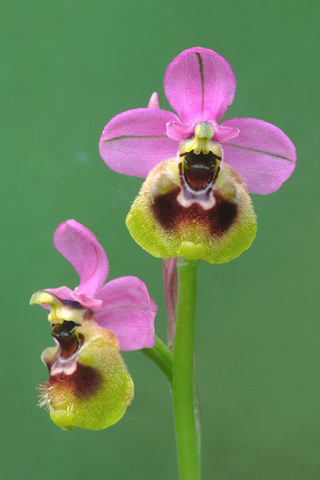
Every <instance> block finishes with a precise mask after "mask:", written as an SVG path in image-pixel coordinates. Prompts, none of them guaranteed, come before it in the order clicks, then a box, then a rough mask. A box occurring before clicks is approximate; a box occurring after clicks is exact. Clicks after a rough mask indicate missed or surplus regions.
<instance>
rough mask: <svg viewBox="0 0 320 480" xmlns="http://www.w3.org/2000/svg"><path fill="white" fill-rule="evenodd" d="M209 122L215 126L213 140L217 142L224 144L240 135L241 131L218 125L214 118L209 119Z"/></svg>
mask: <svg viewBox="0 0 320 480" xmlns="http://www.w3.org/2000/svg"><path fill="white" fill-rule="evenodd" d="M208 122H209V123H211V125H212V126H213V129H214V137H213V140H214V141H215V142H218V143H223V142H226V141H227V140H231V138H235V137H237V136H238V135H239V130H238V129H237V128H232V127H224V126H221V125H218V124H217V122H216V121H215V120H214V119H213V118H209V119H208Z"/></svg>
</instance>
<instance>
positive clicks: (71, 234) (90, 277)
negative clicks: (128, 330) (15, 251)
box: [52, 220, 109, 297]
mask: <svg viewBox="0 0 320 480" xmlns="http://www.w3.org/2000/svg"><path fill="white" fill-rule="evenodd" d="M53 243H54V245H55V247H56V249H57V250H58V251H59V252H60V253H61V255H63V256H64V257H65V258H66V259H67V260H68V261H69V262H70V263H71V264H72V265H73V267H74V268H75V269H76V271H77V272H78V274H79V277H80V285H79V287H77V289H76V291H77V292H78V293H85V294H86V296H88V297H94V295H95V293H96V292H97V291H99V290H100V289H101V287H102V286H103V284H104V283H105V281H106V279H107V276H108V273H109V262H108V259H107V255H106V254H105V251H104V250H103V248H102V246H101V245H100V243H99V242H98V240H97V239H96V237H95V236H94V235H93V233H92V232H90V230H88V229H87V228H86V227H84V226H83V225H81V224H80V223H78V222H76V221H75V220H67V221H66V222H64V223H61V224H60V225H59V226H58V228H57V230H56V231H55V233H54V236H53ZM52 293H53V292H52Z"/></svg>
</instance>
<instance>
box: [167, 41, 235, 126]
mask: <svg viewBox="0 0 320 480" xmlns="http://www.w3.org/2000/svg"><path fill="white" fill-rule="evenodd" d="M235 89H236V79H235V76H234V73H233V70H232V68H231V66H230V65H229V63H228V62H227V61H226V60H225V59H224V58H223V57H221V56H220V55H218V54H217V53H215V52H213V51H212V50H207V49H205V48H200V47H195V48H190V50H185V51H184V52H182V53H181V54H180V55H179V56H178V57H176V58H175V59H174V60H173V61H172V62H171V63H170V65H169V66H168V68H167V70H166V73H165V76H164V91H165V94H166V97H167V99H168V101H169V103H170V105H171V107H172V108H173V109H174V110H175V111H176V112H177V114H178V115H179V117H180V118H181V121H182V123H186V124H190V123H191V121H192V119H193V118H195V117H198V118H200V121H206V120H207V119H208V118H211V117H212V118H214V119H215V120H216V121H217V122H218V121H219V120H220V118H221V117H223V115H224V114H225V113H226V111H227V109H228V107H229V106H230V105H231V103H232V102H233V98H234V94H235Z"/></svg>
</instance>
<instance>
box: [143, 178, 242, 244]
mask: <svg viewBox="0 0 320 480" xmlns="http://www.w3.org/2000/svg"><path fill="white" fill-rule="evenodd" d="M180 191H181V188H180V187H177V188H175V189H174V190H172V191H171V192H169V193H164V194H163V195H158V196H157V197H155V198H154V201H153V204H152V206H151V208H152V212H153V215H154V217H155V218H156V220H157V221H158V222H159V223H160V225H161V226H162V227H163V228H164V230H166V231H167V232H168V233H175V232H177V231H179V229H180V226H181V225H183V224H187V225H188V224H189V225H199V226H200V225H202V226H203V227H204V228H206V230H207V231H208V233H210V234H211V235H217V236H220V235H222V234H223V233H225V232H226V231H228V230H229V228H230V227H231V225H232V224H233V223H234V221H235V219H236V216H237V211H238V208H237V205H235V204H234V203H232V202H230V201H228V200H226V199H225V198H224V197H223V196H222V195H220V194H219V193H218V192H214V198H215V200H216V203H215V205H214V206H213V207H212V208H210V209H208V210H204V209H203V208H202V207H201V205H199V204H198V203H197V202H194V203H193V204H192V205H190V207H183V206H182V205H181V204H180V203H179V202H178V201H177V197H178V195H179V193H180Z"/></svg>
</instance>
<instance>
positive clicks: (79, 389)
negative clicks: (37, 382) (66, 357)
mask: <svg viewBox="0 0 320 480" xmlns="http://www.w3.org/2000/svg"><path fill="white" fill-rule="evenodd" d="M101 382H102V375H101V374H100V373H99V372H98V371H97V370H96V369H95V368H93V367H89V366H88V365H82V364H81V363H78V362H77V368H76V370H75V371H74V372H73V373H72V374H71V375H66V374H65V373H63V372H62V373H58V374H56V375H50V378H49V386H57V387H58V388H61V389H62V390H63V386H64V385H65V386H66V388H68V389H71V390H72V393H73V395H74V396H75V397H78V398H86V397H90V396H91V395H93V394H94V393H95V392H96V391H97V390H98V389H99V388H100V385H101Z"/></svg>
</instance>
